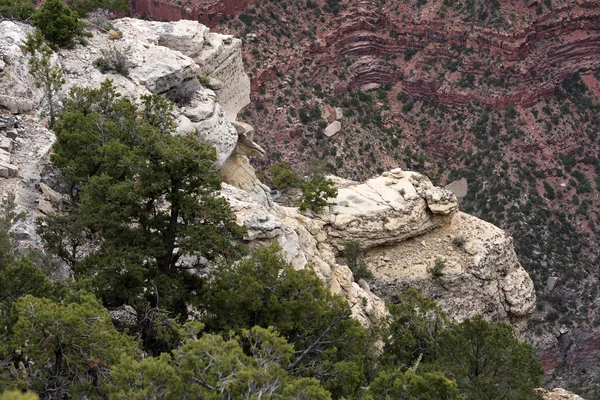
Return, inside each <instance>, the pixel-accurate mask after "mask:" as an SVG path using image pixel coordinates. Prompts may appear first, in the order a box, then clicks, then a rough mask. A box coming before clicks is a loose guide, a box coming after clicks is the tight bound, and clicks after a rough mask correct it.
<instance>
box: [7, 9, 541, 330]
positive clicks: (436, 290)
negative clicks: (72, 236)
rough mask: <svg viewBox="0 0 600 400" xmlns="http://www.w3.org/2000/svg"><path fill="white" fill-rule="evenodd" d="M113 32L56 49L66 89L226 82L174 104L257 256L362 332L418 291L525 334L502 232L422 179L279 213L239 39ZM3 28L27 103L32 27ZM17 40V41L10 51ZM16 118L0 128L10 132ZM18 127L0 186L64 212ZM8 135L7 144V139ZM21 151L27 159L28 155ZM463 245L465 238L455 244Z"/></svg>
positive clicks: (349, 187) (188, 31) (411, 177)
mask: <svg viewBox="0 0 600 400" xmlns="http://www.w3.org/2000/svg"><path fill="white" fill-rule="evenodd" d="M6 24H8V25H6ZM114 26H115V28H116V29H118V30H120V31H121V32H122V33H123V36H122V39H119V40H116V41H109V39H108V38H107V37H106V36H105V35H104V34H102V33H99V32H95V34H94V37H92V38H91V39H90V41H89V44H88V45H87V46H83V47H82V46H77V47H75V48H74V49H67V50H61V51H60V52H59V54H58V62H60V63H61V65H62V66H63V70H64V75H65V78H66V80H67V85H66V86H67V88H68V87H71V86H74V85H83V86H97V85H98V84H99V83H100V82H101V81H103V80H104V79H105V78H107V77H109V78H111V79H113V81H114V84H115V86H116V87H117V88H118V90H119V91H121V92H122V93H123V94H124V95H125V96H128V97H130V98H132V99H134V100H135V99H137V98H138V97H139V95H141V94H144V93H148V92H152V93H158V94H164V95H169V94H170V93H171V92H172V91H174V90H177V88H178V87H180V86H181V85H182V84H184V83H185V82H188V81H190V80H193V79H194V78H197V77H199V76H201V75H203V74H208V77H205V79H203V81H205V80H206V79H209V81H211V80H212V81H211V82H212V84H214V82H215V81H217V80H218V81H221V83H220V84H218V85H217V84H215V86H217V87H218V89H216V90H214V91H213V90H211V89H208V88H206V87H201V86H198V87H196V89H195V92H193V94H192V96H191V99H190V101H189V102H187V103H185V104H179V105H178V106H177V107H176V110H175V114H176V115H175V116H176V118H177V120H178V121H179V127H178V134H190V135H194V136H196V137H198V138H199V139H200V140H204V141H207V142H209V143H212V144H213V145H215V147H216V149H217V154H218V166H219V167H220V168H221V176H222V178H223V180H224V181H225V184H224V185H223V190H222V195H223V196H225V197H226V198H228V199H229V201H230V203H231V205H232V208H233V210H234V211H235V213H236V216H237V219H238V222H239V223H240V224H242V225H244V226H245V227H246V228H247V229H248V233H247V237H246V241H247V242H248V244H249V246H250V247H251V248H252V247H257V246H262V245H265V244H269V243H272V242H277V243H279V244H280V245H281V247H282V248H283V249H284V251H285V252H286V254H287V257H288V259H289V261H290V262H291V263H292V264H293V266H294V267H295V268H307V267H308V266H309V265H310V266H312V268H314V269H315V271H316V272H317V274H318V275H319V276H320V277H321V279H322V280H323V281H324V283H325V284H326V285H328V286H329V287H330V289H331V290H332V292H334V293H338V294H340V295H342V296H344V297H345V298H346V299H348V301H349V302H350V303H351V304H353V308H352V312H353V314H354V316H355V317H356V318H358V319H359V320H361V321H362V322H363V323H365V324H369V323H370V322H372V321H377V320H378V319H380V318H381V317H382V316H384V315H385V314H386V309H385V304H384V301H383V300H382V297H383V298H385V299H386V300H391V301H393V300H394V298H395V296H396V295H397V294H398V293H400V292H402V291H403V290H405V289H406V288H407V287H409V286H412V287H417V288H419V289H420V290H421V291H422V292H423V293H424V294H425V295H426V296H428V297H432V298H435V299H436V300H438V301H439V302H440V304H441V305H442V306H443V307H444V308H445V309H446V310H447V311H448V313H449V314H450V316H451V317H453V318H456V319H459V320H460V319H464V318H467V317H469V316H472V315H474V314H483V315H485V316H486V317H488V318H490V319H494V320H497V321H504V322H508V323H511V324H513V326H514V327H515V329H516V331H517V332H518V333H521V332H522V331H523V329H524V326H525V323H526V320H527V317H528V316H529V315H530V314H531V312H532V311H533V309H534V304H535V295H534V292H533V285H532V283H531V280H530V279H529V277H528V275H527V274H526V273H525V272H524V270H523V269H522V268H521V266H520V265H519V263H518V261H517V260H516V258H515V255H514V251H513V248H512V241H511V239H510V238H509V237H508V236H506V235H505V234H504V233H503V232H502V231H501V230H499V229H498V228H496V227H494V226H492V225H490V224H488V223H485V222H483V221H480V220H478V219H476V218H474V217H470V216H468V215H465V214H463V213H460V212H459V211H458V204H457V201H456V197H455V196H454V194H453V193H452V192H451V191H449V190H446V189H442V188H438V187H435V186H433V185H432V183H431V182H430V181H429V179H428V178H426V177H425V176H423V175H421V174H419V173H416V172H407V171H401V170H399V169H396V170H393V171H390V172H387V173H384V174H382V175H381V176H379V177H377V178H373V179H371V180H368V181H367V182H365V183H362V184H358V183H356V182H351V181H345V180H342V179H336V181H337V185H338V187H339V194H338V196H337V198H336V199H331V201H330V205H329V207H328V208H327V210H326V211H325V212H324V213H323V214H322V215H305V214H302V213H300V212H299V211H298V209H296V208H293V207H281V206H279V205H276V204H273V202H272V200H271V198H270V197H269V195H268V194H267V189H268V188H266V187H264V186H263V185H262V184H260V182H258V180H257V179H256V176H255V174H254V170H253V168H252V167H251V166H250V165H249V163H248V158H247V157H248V156H261V155H263V154H264V150H263V149H262V148H261V147H260V146H259V145H257V144H255V143H254V142H253V141H252V140H251V137H252V133H253V130H252V127H250V126H248V125H246V124H244V123H241V122H235V121H234V118H235V116H236V115H237V113H238V111H239V109H240V108H241V107H243V106H244V105H246V104H247V103H248V101H249V100H248V91H249V85H248V80H247V77H245V73H244V71H243V69H242V68H241V60H240V52H239V42H238V41H236V39H233V38H231V37H228V36H224V35H218V34H213V33H210V32H209V31H208V29H207V28H206V27H204V26H202V25H200V24H198V23H196V22H190V21H180V22H177V23H159V22H147V21H140V20H134V19H127V18H126V19H122V20H118V21H115V22H114ZM2 29H4V30H6V31H8V30H10V31H11V32H13V33H12V34H11V35H10V36H6V37H4V38H3V39H0V49H10V51H11V52H12V53H8V54H9V56H10V57H9V58H11V59H13V60H14V62H13V64H12V65H11V68H12V70H11V77H12V79H15V82H17V80H18V81H19V82H23V84H22V85H21V86H19V87H16V86H15V87H14V88H13V90H11V88H6V87H3V90H5V92H4V93H5V94H4V96H5V97H4V99H8V98H11V99H17V101H16V103H15V104H25V103H24V102H22V101H21V100H20V99H26V98H27V96H28V94H27V93H33V92H34V89H33V88H32V87H28V86H32V82H31V81H30V79H29V78H28V77H27V75H26V68H25V67H24V66H23V65H19V63H20V64H22V63H23V62H24V58H23V55H22V54H21V53H20V50H19V48H18V47H15V46H17V44H18V40H17V41H15V40H16V39H15V40H13V39H11V38H12V37H14V38H17V39H18V38H20V40H22V38H24V37H25V33H26V32H27V30H28V29H29V28H28V27H26V26H24V25H20V24H14V23H12V22H6V21H5V22H2V23H0V31H1V30H2ZM7 38H8V39H7ZM10 40H13V41H14V42H15V44H14V46H13V47H11V45H10V44H9V41H10ZM109 46H111V47H113V48H116V49H117V50H119V51H121V52H124V53H126V54H127V55H128V62H129V73H128V75H127V76H123V75H117V74H112V73H109V74H103V73H101V72H100V71H99V70H98V69H97V68H96V67H95V66H94V65H93V61H94V60H95V59H97V58H98V57H100V56H101V53H102V51H101V50H102V49H105V48H108V47H109ZM19 57H21V58H19ZM28 79H29V80H28ZM19 96H20V97H19ZM31 99H32V100H33V102H34V103H35V104H32V105H31V106H29V105H27V104H26V105H27V107H28V108H27V107H26V108H25V109H23V108H22V107H21V108H18V107H17V108H10V107H6V108H8V109H9V110H10V111H11V113H15V112H16V113H19V112H23V111H26V110H29V111H33V109H35V108H36V107H37V106H38V104H39V98H36V97H35V96H34V97H31ZM19 107H20V106H19ZM10 118H13V117H12V116H7V117H6V118H4V117H3V119H2V120H1V121H5V122H4V124H5V125H6V126H10V125H11V123H10V121H11V120H10ZM15 121H18V130H17V132H16V139H15V143H16V146H15V148H14V149H12V148H11V151H12V152H13V156H14V157H15V160H17V161H18V166H19V171H18V172H19V175H18V177H13V178H12V179H7V180H3V181H2V184H3V187H9V186H10V187H13V188H19V192H20V193H19V194H20V203H21V206H22V207H23V208H25V209H26V210H28V211H32V210H34V209H36V207H37V210H38V212H41V213H46V214H48V213H52V212H58V211H60V208H61V206H62V204H63V201H67V199H65V198H64V197H63V196H62V195H60V194H59V193H57V192H56V191H55V190H53V189H52V188H51V187H50V186H48V185H46V184H45V183H44V182H42V180H44V179H45V180H46V181H48V182H49V181H50V180H51V179H49V178H50V177H48V176H44V171H45V168H44V160H46V162H47V157H44V154H46V153H47V152H48V150H49V147H50V145H51V143H52V140H53V135H52V133H51V132H49V131H47V130H46V129H44V128H41V127H39V124H38V123H37V120H36V119H35V118H29V117H25V116H23V115H18V116H17V118H16V119H15ZM12 125H15V123H12ZM10 128H12V126H10ZM32 133H35V134H36V135H37V136H34V135H32ZM4 135H5V137H8V136H9V133H8V131H7V130H5V131H4ZM34 143H36V145H35V146H34ZM36 146H37V147H36ZM26 148H28V149H29V150H30V152H29V153H27V154H26V155H25V154H23V151H24V149H26ZM34 149H35V150H34ZM40 158H41V159H42V161H40ZM228 183H230V184H231V185H230V184H228ZM11 185H12V186H11ZM36 203H37V206H36ZM34 217H35V212H30V216H29V217H28V219H27V220H26V222H24V223H23V225H22V226H21V227H20V228H19V229H20V230H19V232H20V236H21V238H22V239H23V240H24V241H25V242H27V243H30V244H33V245H35V244H36V240H35V232H34V231H33V230H32V225H31V221H32V220H33V218H34ZM456 238H462V239H461V240H460V243H459V244H457V243H458V242H456V243H455V239H456ZM349 241H354V242H358V243H359V244H360V245H361V247H362V248H363V249H364V251H365V252H366V259H367V261H368V263H369V267H370V268H371V269H372V270H373V272H374V274H375V279H374V280H373V281H372V282H370V283H366V282H364V281H361V283H360V284H359V283H357V282H354V279H353V275H352V271H351V270H350V269H349V268H348V266H346V265H344V262H343V261H342V260H341V258H339V257H340V256H341V251H342V250H343V248H344V245H345V243H347V242H349ZM438 258H442V259H443V260H444V262H445V267H444V269H443V271H441V273H440V274H438V275H439V276H438V275H436V276H432V274H431V272H429V269H430V268H431V266H432V263H434V262H435V260H436V259H438Z"/></svg>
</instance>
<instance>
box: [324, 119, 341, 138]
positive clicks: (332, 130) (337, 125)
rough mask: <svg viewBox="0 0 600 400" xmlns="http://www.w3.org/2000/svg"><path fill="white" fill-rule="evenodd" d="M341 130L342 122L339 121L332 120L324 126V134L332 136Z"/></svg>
mask: <svg viewBox="0 0 600 400" xmlns="http://www.w3.org/2000/svg"><path fill="white" fill-rule="evenodd" d="M341 130H342V123H341V122H340V121H333V122H332V123H331V124H329V125H327V128H325V136H327V137H332V136H333V135H335V134H336V133H338V132H339V131H341Z"/></svg>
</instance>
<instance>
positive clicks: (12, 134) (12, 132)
mask: <svg viewBox="0 0 600 400" xmlns="http://www.w3.org/2000/svg"><path fill="white" fill-rule="evenodd" d="M4 134H5V135H6V137H7V138H9V139H16V138H17V136H19V132H18V131H17V130H16V129H7V130H6V131H5V132H4Z"/></svg>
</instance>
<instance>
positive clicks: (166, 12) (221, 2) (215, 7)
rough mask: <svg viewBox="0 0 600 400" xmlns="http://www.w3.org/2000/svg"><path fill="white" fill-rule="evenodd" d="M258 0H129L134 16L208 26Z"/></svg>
mask: <svg viewBox="0 0 600 400" xmlns="http://www.w3.org/2000/svg"><path fill="white" fill-rule="evenodd" d="M257 1H258V0H195V1H181V0H179V1H172V0H131V2H130V7H131V13H132V15H133V16H136V17H142V16H146V17H150V18H152V19H155V20H159V21H179V20H180V19H192V20H196V21H198V22H200V23H201V24H204V25H206V26H209V27H213V26H215V24H217V23H218V22H219V20H220V19H221V17H222V16H224V15H232V14H235V13H237V12H239V11H242V10H244V9H245V8H246V7H248V6H251V5H253V4H255V3H256V2H257Z"/></svg>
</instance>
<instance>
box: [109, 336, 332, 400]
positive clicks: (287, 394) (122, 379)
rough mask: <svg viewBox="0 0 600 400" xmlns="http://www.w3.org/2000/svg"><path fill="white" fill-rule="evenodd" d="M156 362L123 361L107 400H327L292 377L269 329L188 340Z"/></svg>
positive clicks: (284, 348) (287, 351) (281, 345)
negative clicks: (245, 399) (236, 335)
mask: <svg viewBox="0 0 600 400" xmlns="http://www.w3.org/2000/svg"><path fill="white" fill-rule="evenodd" d="M190 336H191V337H189V338H188V339H187V340H186V341H185V342H184V344H183V345H182V346H181V347H180V348H178V349H176V350H174V351H173V353H172V356H171V357H169V356H168V355H167V354H166V353H164V354H162V355H160V356H159V357H156V358H153V357H149V358H146V359H143V360H142V361H136V360H134V359H132V358H126V359H124V360H123V362H121V364H119V365H117V366H116V367H115V368H114V370H113V372H112V382H111V386H110V389H109V390H110V398H111V399H140V400H141V399H149V398H153V399H182V398H196V399H215V400H216V399H241V398H261V397H263V396H264V397H266V398H283V399H290V400H291V399H307V400H308V399H315V400H328V399H331V396H330V394H329V393H328V392H327V391H326V390H325V389H323V388H322V387H321V386H320V384H319V382H318V381H316V380H314V379H310V378H300V379H297V378H295V377H293V376H290V375H289V373H288V372H287V371H286V366H288V365H289V364H290V361H291V359H292V356H293V354H294V349H293V347H292V346H291V345H290V344H288V343H287V342H286V340H285V339H283V338H282V337H280V336H279V335H278V334H277V332H275V331H274V330H273V329H272V328H268V329H265V328H260V327H254V328H252V329H250V330H243V331H242V333H241V336H240V337H236V338H230V339H228V340H226V339H223V337H222V336H219V335H209V334H206V335H202V336H201V337H198V336H197V335H195V334H194V335H190Z"/></svg>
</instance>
